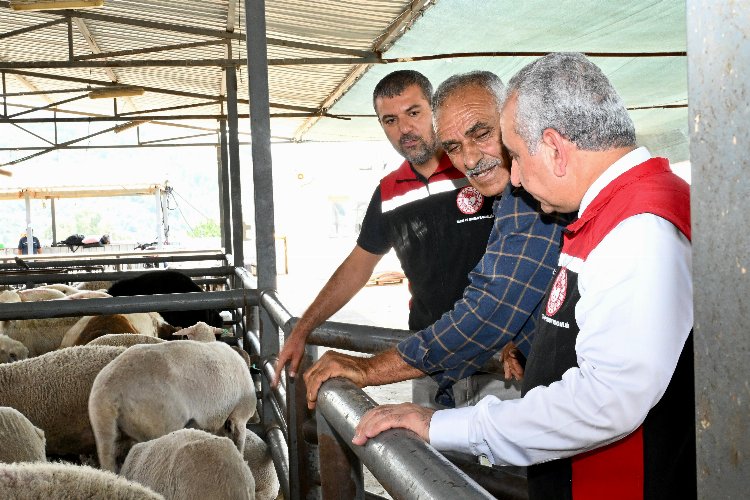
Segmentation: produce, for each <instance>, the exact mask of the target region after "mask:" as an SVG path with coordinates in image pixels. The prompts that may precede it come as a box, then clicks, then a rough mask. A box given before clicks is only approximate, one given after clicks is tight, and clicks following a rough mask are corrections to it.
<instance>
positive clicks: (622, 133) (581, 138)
mask: <svg viewBox="0 0 750 500" xmlns="http://www.w3.org/2000/svg"><path fill="white" fill-rule="evenodd" d="M513 94H515V95H516V96H517V103H516V116H515V124H516V125H515V127H516V128H515V132H516V133H517V134H518V135H519V136H521V138H522V139H523V141H524V143H525V144H526V147H527V148H528V150H529V152H530V153H531V154H535V153H536V151H537V149H538V146H539V144H540V142H541V140H542V133H543V132H544V130H545V129H548V128H551V129H554V130H556V131H557V132H559V133H560V134H561V135H562V136H564V137H565V138H567V139H568V140H570V141H571V142H573V143H574V144H575V145H576V146H578V148H579V149H582V150H586V151H606V150H609V149H615V148H620V147H628V146H634V145H635V127H634V126H633V121H632V120H631V119H630V115H629V114H628V111H627V109H626V108H625V105H624V104H623V102H622V99H621V98H620V96H619V95H618V94H617V92H616V91H615V89H614V87H613V86H612V84H611V82H610V81H609V79H607V77H606V76H605V75H604V73H603V72H602V70H601V69H599V67H598V66H596V65H595V64H594V63H592V62H591V61H590V60H589V59H588V58H586V56H584V55H583V54H580V53H567V52H558V53H552V54H548V55H546V56H544V57H542V58H540V59H537V60H536V61H534V62H532V63H530V64H528V65H526V66H525V67H524V68H523V69H521V71H519V72H518V73H517V74H516V75H515V76H514V77H513V78H511V80H510V82H508V89H507V95H508V96H510V95H513Z"/></svg>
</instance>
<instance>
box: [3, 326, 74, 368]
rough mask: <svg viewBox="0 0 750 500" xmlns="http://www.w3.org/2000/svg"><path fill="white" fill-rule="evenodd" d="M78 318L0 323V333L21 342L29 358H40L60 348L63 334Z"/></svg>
mask: <svg viewBox="0 0 750 500" xmlns="http://www.w3.org/2000/svg"><path fill="white" fill-rule="evenodd" d="M79 319H80V317H68V318H38V319H12V320H7V321H2V322H0V331H1V332H2V333H4V334H5V335H7V336H8V337H10V338H12V339H14V340H17V341H19V342H21V343H22V344H23V345H25V346H26V348H27V349H28V350H29V357H31V358H33V357H35V356H40V355H42V354H45V353H48V352H52V351H54V350H55V349H57V348H58V347H60V342H61V341H62V339H63V337H64V336H65V333H66V332H67V331H68V330H70V328H71V327H72V326H73V325H75V324H76V322H77V321H78V320H79Z"/></svg>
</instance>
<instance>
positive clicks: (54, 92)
mask: <svg viewBox="0 0 750 500" xmlns="http://www.w3.org/2000/svg"><path fill="white" fill-rule="evenodd" d="M18 3H24V2H23V1H21V0H19V1H18V2H16V1H0V9H2V10H0V21H2V23H3V24H2V27H1V28H0V30H1V31H0V40H2V44H1V45H0V73H1V76H2V92H3V103H2V108H3V113H2V117H0V125H3V126H7V127H8V128H10V127H15V128H17V129H22V130H23V127H28V126H30V125H31V124H34V123H49V124H54V127H55V129H54V132H55V139H54V141H52V140H47V139H46V138H43V140H44V141H45V144H42V145H41V146H38V145H37V146H22V147H20V146H19V145H18V144H6V143H3V147H2V148H0V149H1V150H2V151H3V152H7V153H12V154H16V155H20V156H18V157H14V158H12V159H11V160H9V161H6V162H4V163H2V164H1V165H0V174H4V175H6V174H9V173H10V172H11V169H15V168H17V167H18V166H19V165H21V164H23V163H24V162H27V161H31V160H32V159H33V158H36V157H38V156H40V155H43V154H45V153H48V152H52V151H60V150H64V149H70V150H73V149H76V148H81V149H84V148H91V149H96V148H99V147H101V148H104V147H111V148H121V147H123V148H124V147H131V146H132V147H142V148H157V147H167V146H169V147H178V146H184V147H211V148H216V149H217V152H218V158H217V166H216V167H217V171H218V175H217V177H218V183H219V186H220V189H219V204H220V213H221V217H220V218H221V229H222V231H221V234H222V247H223V250H222V251H220V252H215V253H214V254H213V255H211V257H210V258H207V259H204V258H203V257H204V256H198V257H196V258H195V259H194V260H191V262H193V261H202V260H213V262H214V263H215V264H216V265H215V266H211V267H197V268H194V270H191V271H190V273H191V275H192V276H194V277H195V278H196V279H198V280H211V281H210V283H211V284H213V285H220V286H221V287H223V288H224V289H223V290H220V291H209V292H203V293H200V294H175V295H171V296H155V297H149V298H143V297H120V298H112V299H90V300H87V301H81V302H77V303H66V304H62V303H60V304H36V305H31V304H26V303H19V304H0V318H2V319H7V318H14V319H21V318H34V317H59V316H65V315H78V314H103V313H107V312H135V311H148V310H153V307H154V306H155V305H158V307H159V308H160V309H163V310H188V309H192V308H194V307H196V306H201V307H216V308H223V309H225V310H228V311H232V320H231V322H230V325H231V328H232V332H233V336H234V338H235V339H237V341H240V342H241V343H242V344H243V346H244V348H245V349H246V350H248V351H249V352H250V353H252V354H253V355H254V356H255V359H256V362H257V366H258V368H259V369H260V374H259V377H260V382H261V394H262V397H261V398H260V399H261V401H262V402H263V404H262V411H261V424H260V426H259V427H258V428H257V429H256V430H257V431H258V432H259V433H260V434H263V435H265V438H266V440H267V442H268V443H270V445H271V450H272V452H273V456H274V461H275V464H276V467H277V471H278V472H279V477H280V479H281V481H282V491H283V494H284V497H285V498H293V499H300V498H316V497H318V496H322V497H328V498H334V497H335V498H363V497H368V496H372V495H368V493H366V492H364V491H363V488H362V483H361V463H364V464H365V465H367V467H368V468H369V469H370V470H372V471H373V472H374V473H375V475H376V477H377V478H378V480H379V481H380V482H381V483H382V484H383V485H385V486H386V489H387V490H388V491H389V492H391V494H392V495H393V496H394V497H398V498H417V497H423V498H425V497H426V498H447V497H451V498H453V497H457V496H458V497H464V496H465V497H469V498H471V497H474V496H477V497H487V496H488V495H497V496H501V495H506V494H507V495H508V496H509V497H511V498H515V497H522V496H523V494H524V492H523V480H522V478H521V479H520V480H519V478H518V477H509V476H508V475H507V474H503V473H502V472H500V471H497V470H496V469H493V468H486V467H485V468H483V469H479V468H478V466H477V465H476V464H474V463H463V460H462V458H461V457H451V459H452V460H454V461H455V462H456V463H460V465H461V467H459V468H456V467H455V466H454V465H452V464H451V463H450V462H447V461H445V460H444V458H443V457H442V456H441V455H439V454H437V453H435V452H434V450H432V449H431V448H430V447H429V446H426V445H424V444H423V443H421V442H419V441H417V440H416V439H413V437H409V436H408V435H405V433H399V432H397V431H389V432H388V433H385V434H383V435H382V436H381V437H379V438H377V439H375V440H372V441H371V442H369V443H368V444H367V446H366V447H364V448H354V449H352V448H350V447H349V445H348V444H345V443H346V442H347V441H348V438H349V437H350V436H351V429H352V425H353V424H354V423H355V422H356V421H357V419H358V418H359V416H360V415H361V413H362V412H363V411H364V410H365V409H366V408H368V407H369V406H370V405H371V404H372V402H371V401H370V400H368V399H367V398H366V397H365V396H363V394H362V393H361V391H359V390H357V389H355V388H353V387H351V386H350V385H348V384H346V383H342V382H339V381H330V382H327V383H326V384H324V386H323V389H322V393H321V395H320V403H319V409H318V411H317V412H316V413H317V415H315V416H313V415H310V414H309V413H308V412H307V409H306V405H305V402H304V392H305V391H304V388H303V387H301V382H302V381H301V379H300V380H296V381H294V382H291V381H290V382H289V383H288V384H287V385H282V386H281V387H280V388H279V389H278V390H275V391H272V390H271V389H270V384H269V382H268V376H269V374H270V372H271V371H272V370H273V366H274V355H275V354H276V353H278V351H279V345H280V340H281V339H282V338H283V335H284V334H286V333H288V332H289V331H290V327H291V325H292V324H293V321H294V319H293V317H292V314H290V313H289V312H288V311H287V310H286V308H285V307H284V305H283V302H282V300H281V299H280V298H279V297H278V295H277V293H276V289H277V281H276V280H277V263H276V259H277V253H276V248H275V232H276V231H275V217H274V216H275V209H274V171H273V161H272V154H271V142H272V140H274V141H276V140H279V137H281V138H282V140H285V141H288V142H296V141H302V140H307V139H310V140H314V139H319V140H330V139H331V138H332V137H336V138H339V139H342V138H343V139H344V140H349V139H352V138H355V137H366V138H372V137H373V136H374V134H372V131H373V130H375V132H376V133H380V131H379V130H377V127H378V125H377V122H376V120H375V118H374V116H373V115H372V113H371V111H370V109H369V106H370V104H371V103H370V102H369V97H370V96H369V91H370V89H371V87H372V83H373V82H374V81H375V80H376V79H377V78H379V76H382V75H383V74H384V73H385V72H386V71H389V70H390V69H391V68H394V67H396V66H398V67H399V68H401V67H407V68H419V69H424V70H425V72H426V73H428V75H429V76H430V77H431V78H433V79H443V78H445V77H446V76H449V75H450V74H452V73H455V72H461V71H467V70H469V69H476V68H475V67H480V68H483V69H492V70H493V71H496V72H497V73H498V74H501V75H502V76H503V77H504V78H507V77H508V76H510V75H512V74H513V73H514V72H515V71H517V70H518V68H520V67H521V66H523V65H524V64H525V63H526V62H527V61H528V60H530V58H533V57H537V56H539V55H542V54H544V53H546V52H549V51H553V50H575V51H581V52H585V53H587V54H588V55H589V56H590V57H591V58H593V59H595V60H596V61H597V63H598V64H601V66H602V67H603V68H604V70H605V73H607V74H608V75H611V76H612V77H613V78H614V79H616V85H617V86H618V88H621V89H622V90H623V93H624V95H625V98H626V103H627V105H628V108H629V110H630V112H631V113H632V115H633V116H634V121H635V122H636V125H637V126H638V130H639V135H640V136H639V137H638V139H639V142H643V143H645V144H647V145H648V146H649V147H650V148H652V150H653V151H654V152H657V153H659V154H663V155H665V156H670V155H674V156H675V158H676V159H678V160H686V159H688V158H689V159H690V161H691V164H692V169H693V184H692V204H693V205H692V208H693V222H692V224H693V227H694V229H695V234H696V238H695V240H694V245H693V257H694V258H693V275H694V305H695V328H694V336H695V352H694V357H695V361H696V364H695V388H696V436H697V443H698V449H697V462H696V468H697V471H698V491H697V493H698V496H699V497H701V498H714V497H728V498H732V497H742V496H743V495H745V490H746V482H747V479H746V478H747V477H748V461H747V456H748V450H750V441H749V440H750V437H749V436H748V434H747V433H746V432H745V429H746V428H747V426H748V423H749V422H748V419H750V412H748V411H747V410H748V404H749V403H748V401H750V398H748V387H747V380H748V379H750V372H749V370H750V368H749V367H748V366H749V365H748V363H747V362H746V361H747V342H746V334H745V330H746V327H745V325H746V324H747V322H748V312H747V311H748V307H747V301H748V297H750V281H748V273H747V268H748V265H749V264H750V262H748V260H749V257H748V251H747V249H748V248H750V245H748V232H747V230H746V226H747V223H746V215H745V214H747V213H748V208H749V207H748V203H750V193H749V192H748V183H747V179H746V172H747V170H748V169H747V166H748V159H747V154H746V153H745V152H744V146H745V145H746V144H748V142H749V141H750V137H749V136H748V128H747V127H746V123H747V122H748V120H747V118H748V116H750V105H749V104H748V101H747V96H748V95H750V91H749V90H748V86H749V85H750V78H748V70H749V69H750V56H749V52H750V47H749V46H748V43H747V38H748V35H747V34H748V32H750V16H748V15H747V7H746V6H744V5H743V4H742V3H737V2H727V3H721V2H707V1H705V0H688V1H687V2H679V1H672V0H669V1H664V2H648V1H633V2H625V3H623V2H620V3H616V2H615V3H613V2H598V1H594V0H589V1H583V2H581V1H577V2H557V3H556V4H555V5H554V6H550V5H549V4H548V3H547V2H541V1H535V2H521V3H519V2H510V1H502V2H468V1H458V0H456V1H449V0H439V1H430V0H424V1H406V0H404V1H398V0H382V1H377V2H368V1H362V2H353V3H348V2H334V1H321V2H314V3H310V2H284V1H273V0H265V1H264V0H246V1H245V2H241V1H240V2H237V1H235V0H229V1H219V0H215V1H210V2H201V1H197V0H193V1H186V2H181V3H180V6H179V7H175V6H174V5H173V3H172V2H166V1H161V0H152V1H117V0H109V1H108V2H107V6H106V7H105V8H104V10H102V11H101V12H97V11H95V10H60V11H53V10H50V11H41V12H34V13H31V14H23V13H19V12H11V10H10V8H11V5H12V4H18ZM26 3H30V2H26ZM243 7H244V9H243ZM432 13H434V14H435V15H434V16H431V14H432ZM240 20H241V21H242V23H240ZM267 20H268V21H269V23H268V25H267V24H266V22H267ZM420 23H421V24H420ZM420 25H424V26H426V28H424V29H422V30H419V29H418V28H419V26H420ZM416 33H418V34H419V36H417V35H416ZM618 34H621V36H618ZM396 42H401V43H400V44H399V43H396ZM445 47H447V49H444V48H445ZM488 50H492V51H488ZM154 53H157V54H158V53H161V54H166V55H167V56H165V58H164V59H158V58H157V57H161V56H160V55H159V56H154ZM132 56H136V57H143V58H137V59H133V58H132ZM433 62H434V63H435V65H434V66H433V65H431V64H432V63H433ZM245 69H247V71H245ZM141 70H143V71H141ZM96 72H100V74H98V75H97V74H95V73H96ZM238 75H239V76H238ZM358 84H359V85H358ZM95 91H96V92H101V91H110V92H111V94H110V96H111V97H110V99H107V100H105V101H106V102H105V103H104V104H102V101H98V102H99V105H98V106H97V104H96V102H95V101H89V100H88V99H84V98H87V97H89V94H90V93H93V92H95ZM139 92H140V94H139ZM34 96H42V97H43V98H44V99H45V101H44V102H43V103H41V104H39V103H35V104H29V103H27V102H21V103H17V102H15V100H16V99H19V100H20V99H23V98H32V97H34ZM54 96H60V97H59V99H57V98H55V97H54ZM68 103H72V104H71V105H75V106H78V107H76V108H75V109H71V108H68V107H66V106H67V105H68ZM118 106H119V107H118ZM240 106H242V108H244V109H241V108H240ZM247 108H249V112H248V109H247ZM14 109H15V110H16V111H15V112H13V110H14ZM9 110H10V111H9ZM185 110H190V114H188V113H187V112H185ZM198 110H200V112H198ZM193 111H195V112H194V113H193ZM32 112H34V113H37V114H36V115H34V116H29V115H30V114H31V113H32ZM45 112H46V113H48V115H45V116H40V114H41V113H45ZM272 119H273V120H274V123H276V124H280V125H277V126H276V129H275V130H276V131H275V132H274V133H273V134H272V125H271V120H272ZM189 120H211V121H212V125H217V126H215V127H202V128H201V127H197V126H194V125H189V124H188V121H189ZM241 120H249V123H247V122H246V121H241ZM165 122H169V123H171V124H172V125H175V124H178V125H179V126H181V127H184V128H189V129H190V130H192V131H193V132H195V136H194V137H195V138H198V137H201V136H205V134H204V133H205V132H206V131H208V132H209V133H210V134H211V135H213V136H216V139H215V140H210V141H207V142H203V143H200V142H197V141H195V139H193V142H191V143H190V144H184V141H185V139H184V136H180V137H175V138H174V139H175V141H174V143H173V144H172V145H171V146H170V145H168V144H165V143H164V142H160V143H159V142H158V141H161V139H158V140H157V141H142V140H141V136H140V133H141V132H138V134H139V135H138V136H137V143H136V144H132V145H127V146H124V145H89V144H85V145H84V144H80V143H81V142H84V141H88V140H89V139H90V138H91V137H93V136H98V135H99V134H104V133H108V132H122V131H125V130H127V129H129V128H132V127H135V130H140V129H141V128H144V129H145V128H146V127H148V126H152V125H153V126H157V125H163V124H164V123H165ZM76 123H77V124H84V125H86V126H89V127H91V126H94V127H95V126H96V125H97V124H100V123H106V124H107V128H105V129H103V130H95V131H88V130H87V131H86V134H85V135H84V136H82V137H76V138H73V139H70V140H64V141H58V140H57V132H58V129H57V127H58V125H62V124H66V125H72V124H76ZM110 124H113V125H112V126H109V125H110ZM115 124H116V125H115ZM245 129H249V130H250V135H251V139H252V143H251V144H250V147H251V150H252V151H251V155H250V156H251V158H244V157H243V156H242V154H241V151H240V144H241V143H240V135H241V134H243V133H245V134H246V131H245ZM131 131H132V130H131ZM311 131H312V132H311ZM318 131H319V132H318ZM27 132H28V134H29V135H33V136H37V137H38V134H37V133H36V132H34V131H27ZM365 132H368V133H369V134H370V135H367V134H365ZM316 133H317V134H318V135H316ZM8 136H10V135H9V134H8ZM181 141H182V142H183V144H180V142H181ZM23 155H26V156H23ZM241 159H242V160H243V162H242V163H243V166H244V165H250V164H252V175H251V177H252V180H253V195H254V197H253V201H254V207H255V216H254V217H255V218H254V236H253V239H254V243H255V254H256V257H255V258H256V261H255V262H248V259H246V257H245V255H244V251H245V248H244V245H243V243H244V240H245V224H244V221H243V217H242V214H243V207H242V187H243V185H244V186H247V184H248V178H249V177H250V175H248V174H249V168H248V169H247V170H245V171H244V172H243V170H242V169H241V168H240V163H241V161H240V160H241ZM212 168H214V167H213V166H212ZM243 173H244V179H243ZM81 257H83V256H81ZM184 257H185V259H183V260H187V257H186V256H184ZM95 259H96V260H92V261H91V262H88V264H91V265H92V266H106V267H108V268H109V267H111V268H112V269H115V270H106V271H105V270H104V267H101V268H100V269H99V270H98V271H97V272H95V273H87V272H77V271H75V269H76V267H78V268H79V269H80V267H82V262H83V261H82V260H78V258H76V259H67V261H63V260H60V261H57V262H55V261H54V260H52V259H50V260H46V259H39V260H37V259H35V258H30V259H24V262H26V263H27V265H28V267H29V269H23V270H18V269H17V267H14V266H15V264H14V263H10V262H8V263H7V264H4V265H5V266H6V267H4V268H3V271H4V272H3V273H2V275H0V283H3V284H7V285H30V286H33V285H34V284H35V283H40V282H45V283H51V282H62V283H65V282H71V281H86V280H99V279H105V278H103V276H106V277H107V279H118V278H120V277H124V276H125V275H126V271H123V270H122V269H123V266H125V265H131V264H133V265H140V264H142V263H144V262H149V263H154V262H156V263H159V264H163V263H165V262H179V261H180V260H181V259H182V257H180V256H176V255H170V256H168V255H167V254H164V255H161V256H160V255H144V256H140V255H139V256H135V255H125V256H102V257H98V256H97V257H96V258H95ZM99 259H101V260H99ZM118 259H120V260H119V261H118ZM191 259H192V257H191ZM74 260H75V262H73V261H74ZM84 260H85V259H84ZM63 262H65V263H63ZM47 263H49V264H47ZM248 265H256V268H257V278H256V277H254V276H252V275H251V274H250V273H249V272H247V270H246V266H248ZM118 266H120V267H119V268H118ZM11 268H13V272H12V273H10V271H11ZM118 269H119V270H118ZM129 272H133V271H128V273H129ZM136 272H137V271H136ZM204 283H209V281H204ZM404 335H406V332H404V331H393V330H381V329H373V328H363V327H357V326H353V325H342V324H334V323H328V324H326V325H324V326H323V327H321V328H319V329H318V330H317V331H316V332H315V333H314V334H313V336H312V337H311V342H312V343H313V344H315V345H321V346H331V347H345V348H347V349H351V350H359V351H361V352H375V351H377V350H380V349H383V348H385V347H387V346H391V345H393V343H395V342H396V341H397V340H398V339H400V338H403V336H404ZM312 358H313V353H312V352H311V357H310V360H312ZM310 360H308V362H309V361H310ZM477 469H479V471H480V472H481V474H475V470H477ZM466 472H470V473H471V477H473V478H474V479H469V476H468V475H467V474H466ZM480 485H481V486H480Z"/></svg>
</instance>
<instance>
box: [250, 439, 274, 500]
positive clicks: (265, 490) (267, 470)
mask: <svg viewBox="0 0 750 500" xmlns="http://www.w3.org/2000/svg"><path fill="white" fill-rule="evenodd" d="M243 455H244V458H245V462H247V465H248V467H250V472H252V473H253V478H255V499H256V500H274V499H275V498H277V497H278V495H279V477H278V476H277V475H276V469H275V467H274V465H273V460H272V459H271V451H270V450H269V448H268V445H267V444H266V442H265V441H263V440H262V439H261V438H260V436H258V435H257V434H255V433H253V432H248V433H247V435H246V436H245V452H244V453H243Z"/></svg>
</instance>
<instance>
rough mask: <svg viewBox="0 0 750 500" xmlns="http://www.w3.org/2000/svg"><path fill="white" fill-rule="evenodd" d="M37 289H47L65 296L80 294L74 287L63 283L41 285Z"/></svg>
mask: <svg viewBox="0 0 750 500" xmlns="http://www.w3.org/2000/svg"><path fill="white" fill-rule="evenodd" d="M39 288H49V289H52V290H57V291H59V292H62V293H64V294H65V295H66V296H68V295H73V294H74V293H78V292H80V290H79V289H78V288H76V287H74V286H70V285H66V284H65V283H52V284H49V285H41V286H40V287H39Z"/></svg>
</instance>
